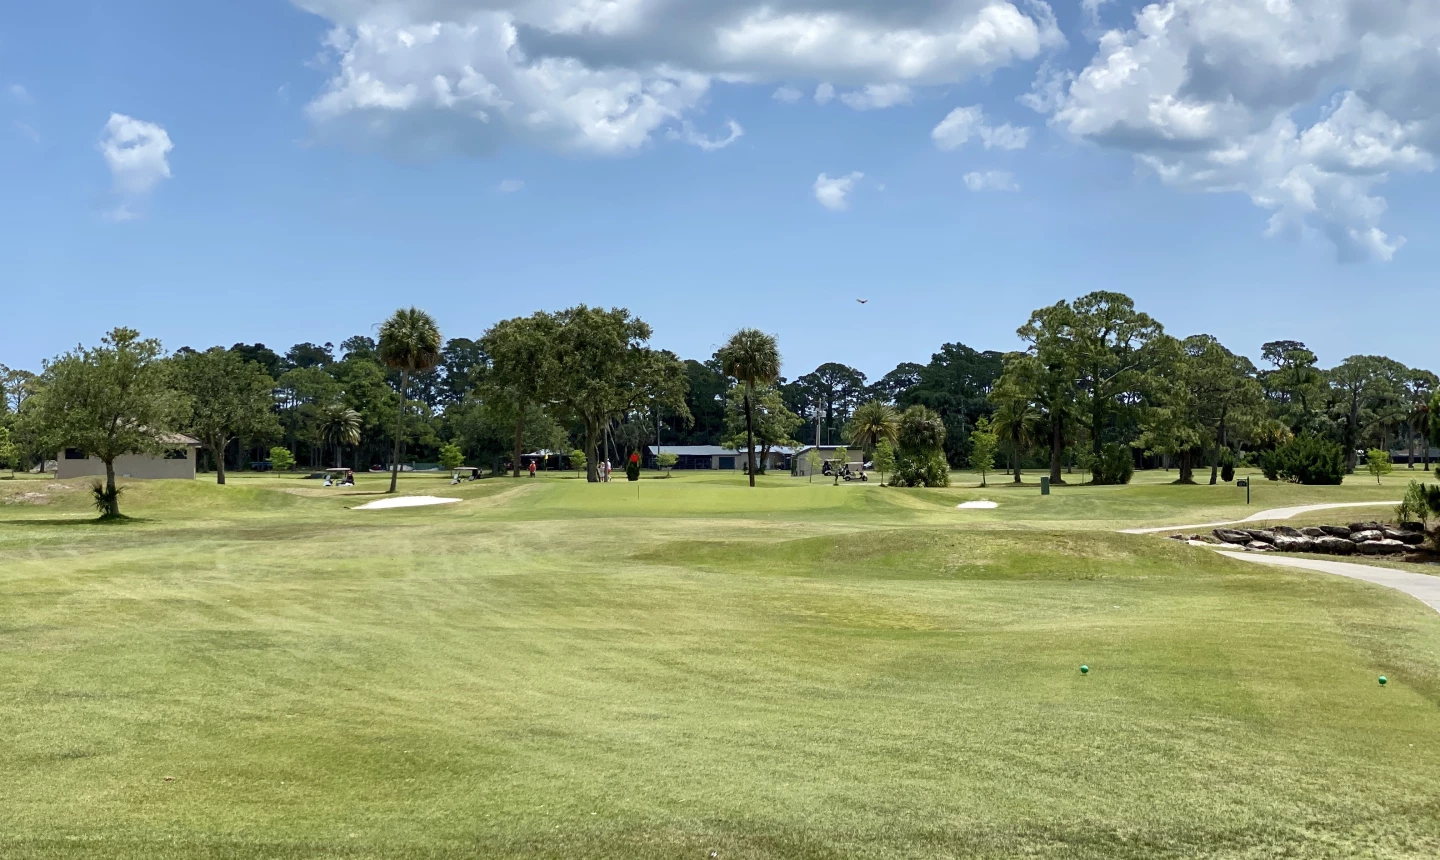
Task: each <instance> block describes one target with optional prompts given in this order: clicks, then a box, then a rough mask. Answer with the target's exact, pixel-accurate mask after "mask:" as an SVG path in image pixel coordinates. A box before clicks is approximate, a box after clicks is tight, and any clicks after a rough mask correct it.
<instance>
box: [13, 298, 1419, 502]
mask: <svg viewBox="0 0 1440 860" xmlns="http://www.w3.org/2000/svg"><path fill="white" fill-rule="evenodd" d="M1017 334H1018V336H1019V338H1020V340H1021V342H1022V344H1023V349H1021V350H1017V351H1013V352H999V351H993V350H988V351H977V350H975V349H973V348H971V347H969V346H966V345H964V344H958V343H952V344H945V345H943V346H942V347H941V348H940V350H939V351H938V352H936V353H935V354H934V355H933V356H932V357H931V359H930V361H929V362H928V363H926V364H918V363H904V364H900V365H899V366H897V367H896V368H894V369H893V370H891V371H890V372H888V373H886V374H885V375H884V376H882V377H881V378H879V379H878V380H874V381H871V380H869V379H868V378H867V377H866V375H865V374H864V373H862V372H861V371H859V370H858V369H856V368H853V367H850V366H847V365H844V364H840V363H835V362H827V363H824V364H821V365H820V366H819V367H817V368H815V369H814V370H813V371H811V372H809V373H805V374H802V375H799V376H795V377H794V378H785V377H783V376H781V375H780V373H779V370H780V364H781V362H780V353H779V348H778V345H777V344H776V343H775V339H774V338H773V337H772V336H770V335H767V334H765V333H763V332H759V331H757V330H753V329H747V330H744V331H742V332H739V333H737V334H736V335H735V336H734V337H733V338H732V339H731V340H730V341H729V342H728V343H727V344H726V345H725V346H724V347H722V348H721V349H720V350H718V351H717V352H716V354H715V355H713V356H711V357H709V358H707V359H704V360H696V359H686V360H682V359H680V358H679V357H678V356H676V355H675V354H673V353H671V352H669V351H666V350H661V349H656V348H654V347H652V346H651V345H650V340H651V337H652V331H651V328H650V326H649V325H648V324H647V323H645V322H644V321H643V320H641V319H639V318H638V317H636V316H635V315H633V314H631V313H630V312H629V311H628V310H626V309H623V308H611V309H608V310H607V309H602V308H592V307H588V306H585V305H580V306H576V307H573V308H568V309H565V310H562V311H557V312H543V311H542V312H537V313H535V314H532V315H530V316H526V317H517V318H515V319H509V320H503V321H501V322H498V323H496V324H495V325H493V326H491V327H490V328H489V329H488V330H486V331H485V332H483V333H482V334H481V335H480V336H479V337H478V338H476V339H469V338H465V337H456V338H450V339H445V338H444V337H442V335H441V332H440V331H439V328H438V326H436V324H435V322H434V320H433V319H432V318H430V317H429V315H428V314H425V313H424V312H423V311H419V310H416V309H413V308H411V309H403V310H400V311H397V312H396V313H395V314H394V315H393V316H392V317H390V318H389V319H387V320H386V321H385V322H383V323H382V324H380V325H379V326H378V328H377V331H376V337H370V336H368V335H356V336H353V337H350V338H347V339H345V340H343V341H341V343H340V345H339V346H338V347H336V346H334V345H333V344H332V343H324V344H315V343H308V342H307V343H300V344H296V345H294V346H292V347H290V348H289V349H287V350H286V351H285V352H283V353H279V352H276V351H274V350H272V349H270V348H269V347H267V346H265V345H264V344H262V343H253V344H246V343H238V344H235V345H233V346H231V347H229V348H223V347H211V348H209V349H205V350H196V349H192V348H190V347H183V348H181V349H179V350H176V351H175V352H173V353H167V352H166V351H165V350H164V348H163V347H162V345H161V344H160V343H158V342H157V341H155V340H153V339H147V338H144V337H142V336H141V335H140V334H139V333H138V332H135V331H133V330H130V329H123V328H121V329H116V330H115V331H113V332H111V333H110V334H109V335H107V336H106V337H105V338H104V339H103V340H102V342H101V343H100V345H98V346H95V347H88V348H87V347H77V348H76V349H74V350H72V351H70V352H67V353H65V354H64V355H61V356H57V357H56V358H54V359H52V360H49V361H46V362H44V364H43V366H42V367H41V369H40V370H39V371H38V372H29V371H24V370H9V369H5V368H0V385H3V390H4V398H3V400H0V457H4V458H6V459H8V460H9V461H10V463H9V464H10V465H11V467H12V468H16V467H19V468H27V467H30V466H33V465H35V464H36V463H37V462H39V461H41V460H43V459H45V458H46V457H52V456H54V455H55V453H56V451H58V450H61V449H63V448H78V449H81V450H83V451H85V452H86V453H88V454H92V455H94V456H97V457H101V458H102V459H105V458H110V459H111V460H113V457H115V456H119V455H121V454H123V453H131V452H140V451H158V450H160V449H161V448H163V447H164V445H165V442H164V439H165V437H166V434H169V433H173V432H185V433H188V434H189V435H192V436H194V437H196V438H197V439H199V440H200V441H201V442H202V443H203V444H204V446H205V448H204V457H205V459H206V461H207V462H206V465H207V466H208V467H209V468H213V469H214V471H215V473H216V479H217V481H219V482H221V483H223V482H224V480H225V471H226V470H227V469H248V468H250V467H251V466H252V464H255V463H257V462H259V461H263V460H265V459H267V457H268V455H267V452H268V451H269V450H270V449H271V448H272V447H274V446H279V447H283V448H284V449H286V451H288V453H289V455H290V457H291V458H293V459H294V460H295V461H296V462H298V463H301V464H308V465H309V466H310V467H312V468H319V467H322V466H330V465H335V466H346V465H348V466H350V467H352V468H356V469H370V468H381V467H384V468H388V469H390V470H391V471H392V484H393V475H394V473H395V471H396V470H398V468H399V465H400V463H402V462H410V463H415V462H438V461H439V460H440V452H441V450H442V448H447V447H448V448H451V449H452V450H453V449H458V450H459V451H460V454H461V456H463V457H464V459H465V460H467V461H469V462H472V463H475V464H486V465H488V464H496V463H499V462H502V461H508V463H509V466H510V468H511V470H512V471H513V473H514V474H518V473H519V469H520V465H521V456H522V454H523V453H525V452H527V451H534V450H548V451H555V452H560V451H570V450H571V449H572V448H575V449H576V450H579V451H580V452H582V453H583V454H585V457H584V459H585V460H586V463H587V465H586V471H587V477H589V479H590V480H596V479H598V472H597V467H598V465H599V463H600V462H601V461H606V460H608V461H611V462H617V461H623V460H625V459H626V455H627V454H628V453H629V452H633V451H639V450H641V449H642V448H643V447H644V446H646V445H652V444H656V443H657V442H658V443H660V444H664V445H694V444H724V445H728V446H731V447H734V448H736V449H738V450H742V451H751V454H750V458H751V464H750V465H751V468H750V469H749V471H750V474H751V476H752V480H753V477H754V475H755V474H756V473H757V472H761V471H763V468H764V466H763V464H764V463H765V462H766V461H767V457H766V454H767V453H768V451H769V450H770V449H772V448H774V447H776V446H787V447H788V446H798V445H800V444H801V443H818V444H821V445H834V444H841V443H846V444H852V445H857V447H859V448H860V449H861V450H863V452H864V455H865V456H867V457H870V456H874V455H875V454H876V453H877V451H878V450H879V449H880V447H881V446H882V443H883V444H884V445H885V447H887V449H889V450H888V451H887V456H895V455H899V454H901V449H902V448H904V446H903V445H901V444H900V443H901V435H902V434H901V428H902V425H903V426H904V427H906V428H907V429H906V430H905V434H904V435H905V438H907V439H909V440H911V442H912V445H911V446H910V448H909V449H908V450H909V451H910V454H909V457H910V459H909V461H908V462H909V469H908V471H907V470H905V469H902V468H900V467H899V466H898V465H897V470H898V471H900V472H905V474H904V475H902V476H901V479H902V482H910V483H938V482H941V481H943V480H944V478H942V477H941V473H943V472H944V471H946V470H947V469H948V468H954V467H961V466H965V465H978V466H981V467H983V468H986V469H988V468H990V467H992V466H993V465H994V464H993V462H990V458H993V457H996V456H998V457H1000V458H1001V459H1002V460H1003V462H1004V468H1005V469H1006V471H1007V472H1009V473H1011V474H1012V475H1013V478H1014V479H1015V480H1019V479H1020V478H1021V475H1022V473H1023V471H1024V470H1025V469H1035V468H1038V469H1042V470H1046V471H1048V473H1049V475H1050V478H1051V480H1052V481H1054V482H1057V483H1060V482H1063V481H1064V480H1065V476H1066V475H1069V474H1073V472H1074V470H1075V469H1080V470H1081V471H1083V472H1089V473H1090V476H1091V480H1094V481H1097V482H1100V483H1113V482H1120V481H1124V480H1128V475H1129V473H1130V472H1131V471H1133V469H1135V468H1137V467H1138V468H1145V467H1156V466H1163V467H1166V468H1175V469H1176V470H1177V471H1178V477H1179V480H1181V481H1184V482H1189V481H1193V480H1194V479H1195V478H1194V476H1195V473H1196V470H1197V469H1199V468H1204V467H1208V468H1209V470H1210V475H1209V480H1210V481H1211V482H1215V481H1216V480H1218V479H1219V476H1220V475H1221V473H1222V470H1223V469H1224V468H1226V467H1227V466H1230V465H1233V464H1235V463H1238V462H1243V461H1246V460H1247V459H1248V460H1250V461H1253V462H1257V463H1258V461H1259V458H1262V457H1264V456H1265V455H1266V454H1267V453H1269V452H1275V451H1277V450H1280V449H1282V448H1283V447H1284V446H1287V445H1290V444H1291V443H1292V442H1294V441H1295V440H1297V439H1303V440H1306V444H1308V445H1312V446H1313V445H1314V444H1317V443H1320V444H1324V445H1331V446H1334V448H1335V449H1338V450H1339V451H1340V452H1341V453H1340V456H1341V458H1342V463H1341V467H1342V468H1343V469H1344V470H1345V471H1350V472H1353V471H1354V469H1355V468H1356V464H1357V456H1358V455H1357V451H1359V450H1360V449H1361V448H1364V447H1370V446H1375V447H1379V448H1381V449H1384V450H1389V449H1390V448H1391V446H1392V445H1394V446H1398V447H1399V448H1401V449H1402V450H1408V451H1410V452H1411V454H1410V456H1409V457H1408V458H1407V459H1408V463H1407V465H1409V466H1410V467H1412V468H1413V467H1414V466H1415V465H1416V464H1417V461H1418V463H1419V465H1420V466H1421V467H1422V468H1424V469H1428V468H1429V464H1430V457H1429V455H1430V446H1431V442H1432V441H1433V439H1434V437H1435V435H1436V433H1437V431H1440V422H1435V421H1433V420H1432V416H1433V415H1434V413H1435V411H1436V409H1437V408H1440V403H1437V389H1440V385H1437V378H1436V376H1435V374H1434V373H1431V372H1430V371H1428V370H1423V369H1418V368H1408V367H1405V366H1404V365H1402V364H1401V363H1399V362H1396V361H1394V360H1392V359H1389V358H1386V357H1383V356H1365V355H1357V356H1351V357H1349V358H1347V359H1345V360H1344V361H1342V362H1340V363H1339V364H1337V365H1335V366H1334V367H1331V368H1321V367H1319V366H1318V361H1317V358H1316V356H1315V354H1314V353H1313V352H1312V351H1310V350H1309V349H1308V348H1307V347H1306V346H1305V344H1304V343H1303V342H1300V341H1293V340H1277V341H1272V342H1270V343H1266V344H1264V345H1263V347H1262V348H1261V357H1262V361H1263V364H1264V366H1263V367H1257V366H1256V365H1255V364H1253V363H1252V362H1251V361H1250V359H1248V358H1246V357H1245V356H1244V355H1243V354H1239V353H1235V352H1232V351H1231V350H1229V349H1228V348H1226V347H1225V346H1224V345H1222V344H1221V343H1220V342H1219V341H1218V340H1217V339H1216V338H1214V337H1211V336H1208V335H1194V336H1190V337H1186V338H1183V339H1181V338H1176V337H1173V336H1171V335H1169V334H1167V333H1166V332H1165V330H1164V327H1163V326H1162V325H1161V324H1160V323H1159V322H1158V321H1156V320H1154V319H1153V318H1151V317H1150V316H1149V315H1147V314H1145V313H1143V312H1141V311H1139V310H1138V309H1136V307H1135V305H1134V302H1133V301H1132V300H1131V299H1130V298H1129V297H1127V296H1125V295H1123V294H1120V293H1113V292H1103V291H1102V292H1095V293H1091V294H1088V295H1085V296H1081V297H1079V298H1077V299H1075V300H1073V301H1061V302H1057V303H1056V304H1054V305H1051V306H1049V307H1045V308H1040V309H1038V310H1036V311H1035V312H1033V313H1032V314H1031V315H1030V318H1029V319H1028V320H1027V321H1026V322H1025V324H1024V325H1022V326H1021V327H1020V328H1019V329H1018V330H1017ZM907 416H908V417H907ZM977 430H978V431H979V432H980V434H981V439H980V441H981V444H980V445H979V446H978V453H979V454H980V457H979V458H978V459H980V460H984V461H985V462H982V463H975V462H974V461H975V460H976V459H977V458H976V457H975V455H976V454H977V446H976V444H975V443H976V441H977V440H976V438H975V436H976V433H977ZM987 434H988V435H987ZM989 435H993V436H994V439H995V442H994V444H993V445H992V444H991V442H990V441H989ZM991 448H994V449H996V450H994V451H991V450H990V449H991ZM1331 450H1333V449H1331ZM757 452H758V454H759V457H758V461H757V460H756V457H755V454H756V453H757ZM1417 454H1418V456H1417ZM1327 456H1328V455H1327ZM577 459H578V458H577ZM899 460H900V461H905V457H904V456H900V457H899ZM1275 468H1277V469H1278V468H1279V466H1276V467H1275ZM107 485H108V486H109V487H110V489H111V490H113V489H114V482H113V478H112V479H111V480H109V481H107Z"/></svg>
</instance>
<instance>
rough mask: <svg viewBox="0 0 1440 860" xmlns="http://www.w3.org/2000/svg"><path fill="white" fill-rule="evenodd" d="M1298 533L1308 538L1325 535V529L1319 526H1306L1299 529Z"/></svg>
mask: <svg viewBox="0 0 1440 860" xmlns="http://www.w3.org/2000/svg"><path fill="white" fill-rule="evenodd" d="M1300 534H1302V535H1304V536H1305V537H1308V538H1319V537H1325V530H1324V529H1322V528H1320V527H1319V526H1306V527H1305V528H1303V529H1301V530H1300Z"/></svg>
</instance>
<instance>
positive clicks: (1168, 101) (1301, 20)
mask: <svg viewBox="0 0 1440 860" xmlns="http://www.w3.org/2000/svg"><path fill="white" fill-rule="evenodd" d="M1335 93H1338V95H1333V96H1332V94H1335ZM1037 101H1038V99H1037ZM1317 106H1319V107H1321V108H1322V110H1321V112H1320V115H1319V117H1318V118H1317V119H1315V120H1314V121H1312V122H1310V124H1309V125H1308V126H1307V125H1304V124H1303V123H1302V121H1300V120H1299V119H1298V117H1300V116H1303V115H1305V114H1307V113H1309V112H1310V111H1311V110H1313V109H1314V108H1315V107H1317ZM1050 107H1051V109H1052V110H1053V114H1052V117H1051V122H1052V123H1053V124H1054V125H1055V126H1056V127H1057V128H1059V129H1061V130H1062V131H1064V132H1067V133H1068V134H1070V135H1072V136H1073V137H1075V138H1077V139H1081V140H1088V141H1091V142H1094V143H1096V144H1098V145H1101V146H1105V147H1109V148H1113V149H1116V150H1119V151H1122V152H1128V153H1131V154H1132V155H1134V156H1135V158H1136V159H1137V161H1138V162H1139V163H1140V164H1142V165H1144V166H1145V167H1146V168H1148V169H1149V170H1151V171H1153V172H1154V174H1155V175H1156V176H1158V177H1159V178H1160V179H1161V180H1162V181H1163V182H1165V183H1167V184H1170V185H1173V186H1176V187H1179V188H1186V189H1192V190H1197V191H1231V192H1241V193H1244V194H1246V195H1248V196H1249V197H1250V199H1251V200H1252V201H1253V202H1254V203H1255V204H1256V205H1257V206H1260V207H1262V208H1264V209H1267V210H1270V211H1272V212H1273V214H1272V216H1271V218H1270V225H1269V228H1268V230H1267V232H1268V233H1269V234H1270V235H1288V236H1297V235H1308V234H1315V235H1323V236H1324V237H1326V238H1327V239H1328V240H1329V241H1331V242H1332V243H1333V244H1334V245H1335V247H1336V249H1337V252H1338V254H1339V256H1340V257H1341V259H1345V260H1362V259H1373V260H1388V259H1390V258H1391V257H1392V256H1393V255H1394V254H1395V252H1396V251H1397V250H1398V249H1399V247H1400V245H1401V244H1402V243H1403V241H1404V240H1403V238H1400V237H1393V238H1392V237H1390V236H1389V235H1387V234H1386V233H1385V232H1384V231H1383V230H1382V229H1381V228H1380V226H1379V222H1380V218H1381V216H1382V214H1383V213H1384V211H1385V201H1384V200H1383V199H1381V198H1379V197H1376V196H1374V194H1373V193H1372V192H1373V190H1374V188H1375V187H1376V186H1377V185H1379V184H1381V183H1383V182H1385V181H1386V180H1387V179H1388V178H1389V175H1390V173H1392V172H1415V171H1429V170H1433V169H1434V163H1435V157H1434V153H1435V152H1436V148H1437V146H1440V15H1437V14H1436V8H1435V2H1434V0H1387V2H1379V0H1306V2H1304V3H1299V2H1293V0H1292V2H1285V0H1169V2H1163V3H1155V4H1153V5H1150V6H1147V7H1145V8H1144V9H1143V10H1141V11H1140V12H1138V13H1136V15H1135V19H1134V24H1133V26H1132V27H1131V28H1130V29H1128V30H1112V31H1110V32H1108V33H1106V34H1105V35H1104V36H1102V37H1101V39H1100V42H1099V45H1098V48H1097V52H1096V54H1095V57H1094V58H1093V59H1092V60H1091V61H1090V63H1089V65H1088V66H1086V68H1084V69H1083V70H1082V71H1081V72H1079V73H1078V74H1077V75H1075V76H1074V77H1073V79H1071V80H1069V81H1066V82H1065V83H1064V85H1063V89H1062V90H1061V92H1060V95H1059V97H1058V98H1056V99H1055V100H1054V102H1053V105H1051V106H1050Z"/></svg>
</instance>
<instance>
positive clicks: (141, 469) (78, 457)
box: [55, 433, 200, 481]
mask: <svg viewBox="0 0 1440 860" xmlns="http://www.w3.org/2000/svg"><path fill="white" fill-rule="evenodd" d="M160 441H161V442H162V443H163V444H164V445H165V453H163V454H159V455H155V454H125V455H123V456H120V457H116V458H115V474H116V476H117V477H121V478H143V479H151V480H176V481H188V480H194V478H195V453H196V452H197V451H199V450H200V441H199V440H198V439H192V438H190V437H189V436H186V435H184V434H182V433H167V434H166V435H164V436H161V437H160ZM55 477H57V478H61V479H64V478H103V477H105V463H104V462H103V461H102V460H101V459H100V458H99V457H90V456H87V455H86V454H85V452H84V451H77V450H76V449H74V448H67V449H65V450H64V451H61V452H60V454H59V456H57V457H56V458H55Z"/></svg>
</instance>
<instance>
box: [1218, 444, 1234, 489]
mask: <svg viewBox="0 0 1440 860" xmlns="http://www.w3.org/2000/svg"><path fill="white" fill-rule="evenodd" d="M1220 480H1222V481H1224V482H1225V483H1227V484H1228V483H1230V482H1231V481H1233V480H1235V452H1234V451H1231V450H1230V449H1229V448H1222V449H1221V450H1220Z"/></svg>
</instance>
